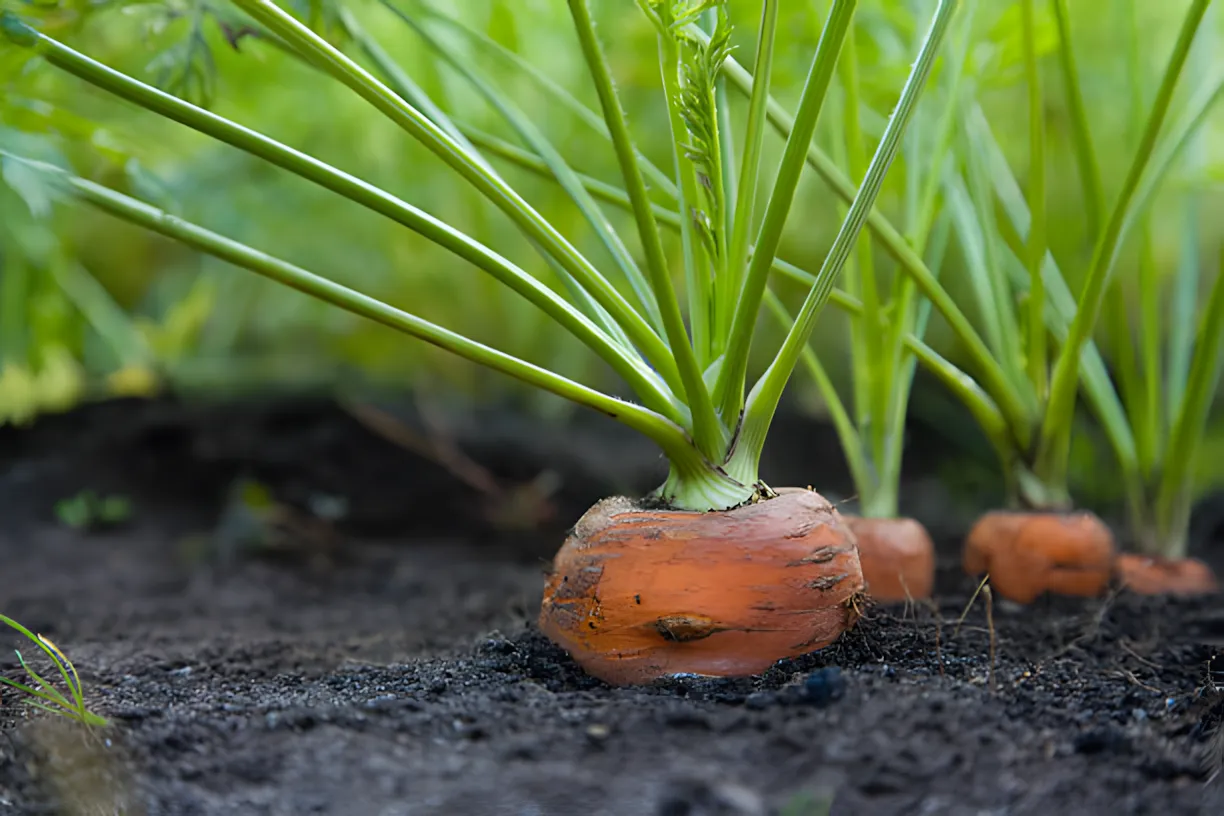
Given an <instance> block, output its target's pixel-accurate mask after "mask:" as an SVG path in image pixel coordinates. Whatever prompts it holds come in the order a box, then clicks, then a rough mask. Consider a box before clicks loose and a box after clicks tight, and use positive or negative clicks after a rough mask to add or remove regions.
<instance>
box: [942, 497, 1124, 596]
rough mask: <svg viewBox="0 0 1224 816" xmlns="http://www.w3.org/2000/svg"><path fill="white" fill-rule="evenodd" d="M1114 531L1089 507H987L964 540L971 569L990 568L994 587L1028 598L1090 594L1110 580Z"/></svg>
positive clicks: (966, 565)
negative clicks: (1012, 509)
mask: <svg viewBox="0 0 1224 816" xmlns="http://www.w3.org/2000/svg"><path fill="white" fill-rule="evenodd" d="M1113 558H1114V540H1113V534H1112V533H1111V532H1110V531H1109V528H1108V527H1106V526H1105V524H1104V522H1102V521H1101V520H1100V519H1099V518H1097V517H1096V516H1095V515H1093V514H1092V513H1008V512H993V513H987V514H986V515H984V516H982V518H981V519H979V520H978V523H977V524H975V525H974V527H973V530H971V531H970V533H969V537H968V538H967V539H966V541H965V549H964V554H963V567H964V569H965V572H966V573H968V574H969V575H981V574H982V573H984V572H986V573H990V583H991V586H993V587H994V591H995V592H997V593H998V594H999V595H1001V596H1003V597H1004V598H1008V599H1010V600H1013V601H1018V602H1020V603H1031V602H1032V601H1033V600H1034V599H1035V598H1036V597H1037V596H1038V595H1041V594H1042V593H1043V592H1050V593H1054V594H1058V595H1076V596H1081V597H1094V596H1097V595H1100V594H1102V593H1103V592H1104V591H1105V589H1106V588H1107V587H1108V585H1109V579H1110V576H1111V573H1112V568H1113Z"/></svg>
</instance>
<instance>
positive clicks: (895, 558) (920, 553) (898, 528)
mask: <svg viewBox="0 0 1224 816" xmlns="http://www.w3.org/2000/svg"><path fill="white" fill-rule="evenodd" d="M845 518H846V523H847V524H848V525H849V527H850V529H851V530H853V531H854V537H855V538H856V539H857V540H858V549H859V562H860V563H861V564H862V566H863V579H864V580H865V581H866V583H867V594H868V595H869V596H870V597H872V598H875V599H876V600H878V601H907V600H916V601H920V600H925V599H926V598H929V597H931V590H932V588H933V587H934V585H935V544H934V543H933V542H932V541H931V536H930V535H929V534H928V533H927V531H926V528H925V527H923V526H922V525H921V524H920V523H918V522H917V521H915V520H914V519H911V518H864V517H862V516H851V515H847V516H846V517H845Z"/></svg>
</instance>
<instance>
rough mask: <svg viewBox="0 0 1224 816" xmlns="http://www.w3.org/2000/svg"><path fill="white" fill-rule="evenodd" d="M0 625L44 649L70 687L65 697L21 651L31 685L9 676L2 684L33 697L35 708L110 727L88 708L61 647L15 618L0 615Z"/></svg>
mask: <svg viewBox="0 0 1224 816" xmlns="http://www.w3.org/2000/svg"><path fill="white" fill-rule="evenodd" d="M0 623H3V624H4V625H5V626H8V627H9V628H10V629H13V630H15V631H17V632H19V633H20V634H21V635H22V636H23V637H25V638H26V639H27V640H29V641H30V642H31V643H33V644H34V645H36V646H37V647H38V648H40V649H42V650H43V653H45V654H46V655H47V657H48V658H49V659H50V660H51V663H52V665H54V666H55V669H56V671H58V672H59V675H60V677H61V678H63V680H64V685H65V686H67V688H68V694H67V695H65V694H64V693H63V692H62V691H60V690H59V689H57V688H56V687H55V686H53V685H51V684H50V683H48V682H47V681H46V680H44V679H43V678H42V677H40V676H39V674H38V672H36V671H34V669H33V668H31V667H30V665H29V663H27V662H26V659H25V658H24V657H22V655H21V652H20V651H18V652H17V661H18V662H19V663H20V664H21V668H22V669H23V670H24V671H25V673H26V675H27V676H28V677H29V678H30V680H31V682H32V685H30V684H26V683H22V682H20V681H17V680H11V679H9V678H7V677H0V683H3V684H4V685H6V686H9V687H11V688H15V689H17V690H18V691H20V692H23V693H24V694H26V695H28V696H29V698H30V699H29V700H28V702H29V704H30V705H32V706H34V707H35V708H40V709H42V710H43V711H48V712H50V713H52V714H56V715H58V716H61V717H66V718H67V719H70V720H73V721H75V722H78V723H80V724H81V725H85V726H105V725H107V724H108V723H107V720H106V718H104V717H101V716H99V715H97V714H95V713H93V712H92V711H90V710H89V708H88V707H87V706H86V705H85V695H84V692H83V690H82V686H81V676H80V675H79V674H78V673H77V670H76V666H74V665H72V661H71V660H69V659H68V657H67V656H66V655H65V654H64V653H63V652H62V651H60V648H59V647H58V646H56V645H55V644H54V643H52V642H51V641H50V640H48V639H47V638H45V637H43V636H42V635H36V634H34V633H33V632H31V631H30V630H29V629H27V628H25V627H24V626H22V625H21V624H20V623H18V622H17V621H15V620H13V619H12V618H9V617H6V616H4V615H0Z"/></svg>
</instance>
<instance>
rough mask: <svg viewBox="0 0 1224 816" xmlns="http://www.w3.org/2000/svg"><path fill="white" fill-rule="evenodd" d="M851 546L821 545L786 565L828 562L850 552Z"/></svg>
mask: <svg viewBox="0 0 1224 816" xmlns="http://www.w3.org/2000/svg"><path fill="white" fill-rule="evenodd" d="M850 551H851V548H850V547H845V546H829V547H819V548H817V549H815V550H812V552H811V553H809V554H808V555H805V556H804V557H803V558H800V559H799V560H798V561H791V562H790V563H789V564H787V565H786V566H788V567H807V566H811V565H812V564H827V563H829V562H830V561H832V560H833V559H835V558H837V556H839V555H845V554H846V553H848V552H850Z"/></svg>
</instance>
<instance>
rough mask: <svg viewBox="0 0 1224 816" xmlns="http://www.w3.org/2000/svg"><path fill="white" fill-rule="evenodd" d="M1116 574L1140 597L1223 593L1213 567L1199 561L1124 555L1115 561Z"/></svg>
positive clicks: (1125, 585) (1195, 559) (1124, 585)
mask: <svg viewBox="0 0 1224 816" xmlns="http://www.w3.org/2000/svg"><path fill="white" fill-rule="evenodd" d="M1114 574H1115V575H1116V576H1117V579H1118V583H1120V584H1121V585H1122V586H1123V587H1125V588H1126V589H1127V590H1129V591H1131V592H1134V593H1135V594H1137V595H1213V594H1215V593H1217V592H1219V591H1220V584H1219V582H1218V581H1217V580H1216V576H1215V573H1214V572H1212V570H1211V567H1209V566H1207V565H1206V564H1204V563H1203V562H1202V561H1200V560H1198V559H1197V558H1160V557H1158V556H1152V555H1136V554H1134V553H1124V554H1122V555H1119V556H1118V558H1117V560H1116V561H1115V562H1114Z"/></svg>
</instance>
